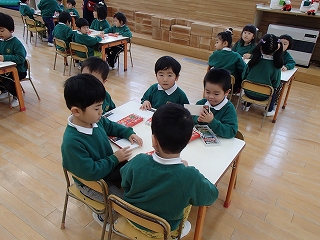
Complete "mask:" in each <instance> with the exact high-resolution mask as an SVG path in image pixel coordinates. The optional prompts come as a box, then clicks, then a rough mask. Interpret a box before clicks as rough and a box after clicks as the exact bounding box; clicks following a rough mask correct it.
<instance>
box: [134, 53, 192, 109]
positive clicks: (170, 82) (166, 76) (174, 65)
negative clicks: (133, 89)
mask: <svg viewBox="0 0 320 240" xmlns="http://www.w3.org/2000/svg"><path fill="white" fill-rule="evenodd" d="M180 70H181V65H180V63H179V62H178V61H177V60H175V59H174V58H173V57H170V56H163V57H161V58H159V59H158V60H157V62H156V64H155V66H154V71H155V74H156V77H157V80H158V83H155V84H153V85H151V87H150V88H149V89H148V90H147V91H146V92H145V93H144V94H143V96H142V98H141V103H142V105H141V107H140V108H141V109H143V110H150V109H151V108H158V107H160V106H162V105H164V104H166V103H168V102H173V103H178V104H181V105H183V104H188V103H189V100H188V98H187V96H186V94H185V93H184V92H183V91H182V90H181V89H180V88H179V87H178V85H177V83H176V81H178V79H179V76H180Z"/></svg>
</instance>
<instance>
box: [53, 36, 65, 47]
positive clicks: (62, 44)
mask: <svg viewBox="0 0 320 240" xmlns="http://www.w3.org/2000/svg"><path fill="white" fill-rule="evenodd" d="M54 44H55V45H56V47H57V46H58V47H60V48H63V49H67V44H66V43H65V41H63V40H61V39H59V38H54Z"/></svg>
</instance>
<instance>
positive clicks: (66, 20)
mask: <svg viewBox="0 0 320 240" xmlns="http://www.w3.org/2000/svg"><path fill="white" fill-rule="evenodd" d="M70 23H71V16H70V14H69V13H67V12H62V13H60V14H59V22H58V24H57V25H56V26H55V27H54V29H53V36H54V37H55V38H58V39H60V40H63V41H64V42H65V43H66V46H67V49H66V50H67V52H70V51H69V43H70V42H72V38H73V35H74V31H72V29H71V27H70ZM57 48H58V49H59V50H60V51H64V49H63V48H61V47H59V46H57Z"/></svg>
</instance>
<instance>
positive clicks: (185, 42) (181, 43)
mask: <svg viewBox="0 0 320 240" xmlns="http://www.w3.org/2000/svg"><path fill="white" fill-rule="evenodd" d="M169 42H171V43H176V44H180V45H184V46H189V45H190V40H183V39H177V38H170V39H169Z"/></svg>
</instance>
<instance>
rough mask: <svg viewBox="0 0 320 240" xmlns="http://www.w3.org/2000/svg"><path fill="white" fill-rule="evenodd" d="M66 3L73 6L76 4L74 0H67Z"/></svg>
mask: <svg viewBox="0 0 320 240" xmlns="http://www.w3.org/2000/svg"><path fill="white" fill-rule="evenodd" d="M67 3H70V4H71V5H72V6H73V7H74V6H75V5H76V1H75V0H67Z"/></svg>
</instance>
